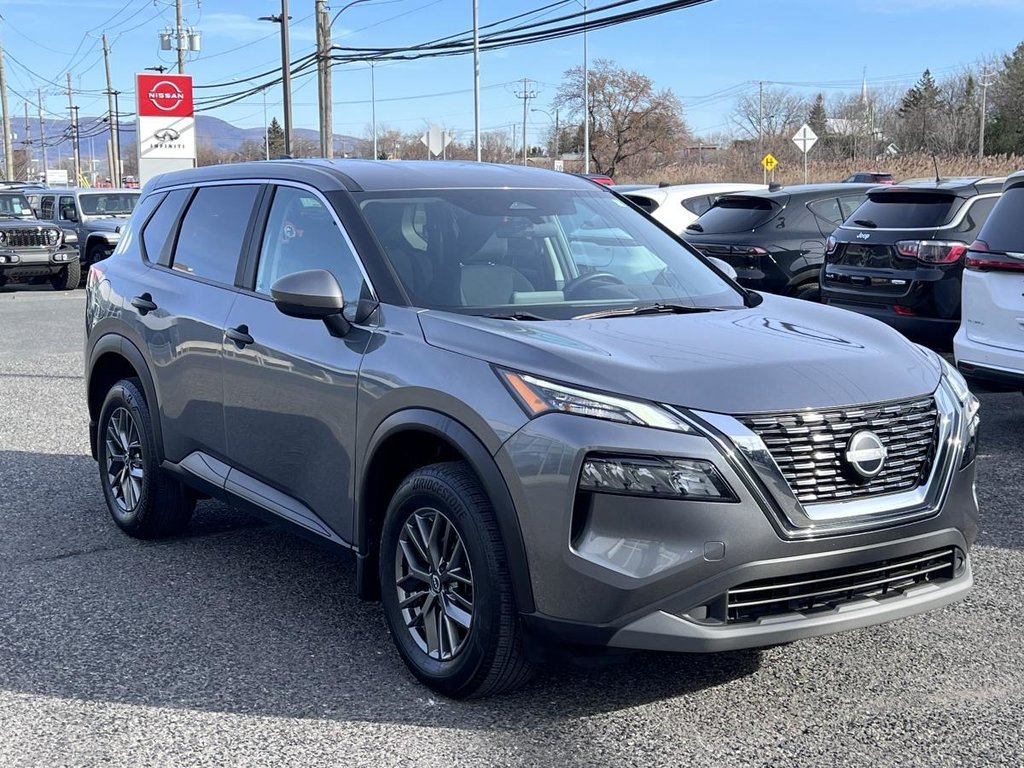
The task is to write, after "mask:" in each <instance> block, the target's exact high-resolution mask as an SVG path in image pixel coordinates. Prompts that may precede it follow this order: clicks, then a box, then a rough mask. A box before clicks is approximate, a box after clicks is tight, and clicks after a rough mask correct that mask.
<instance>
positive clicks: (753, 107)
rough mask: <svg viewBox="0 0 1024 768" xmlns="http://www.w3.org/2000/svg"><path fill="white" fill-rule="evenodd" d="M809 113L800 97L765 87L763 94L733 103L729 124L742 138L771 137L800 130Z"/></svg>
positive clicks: (787, 91)
mask: <svg viewBox="0 0 1024 768" xmlns="http://www.w3.org/2000/svg"><path fill="white" fill-rule="evenodd" d="M809 110H810V105H809V104H808V103H807V100H806V99H805V98H804V97H803V96H801V95H800V94H798V93H794V92H793V91H790V90H788V89H786V88H779V87H777V86H771V85H766V86H764V90H763V92H761V91H760V89H759V90H758V91H752V92H750V93H745V94H743V95H742V96H740V97H739V98H738V99H737V100H736V106H735V107H734V108H733V111H732V115H731V121H732V124H733V126H734V127H735V128H736V130H737V131H738V132H739V134H740V136H741V137H742V138H746V139H757V138H760V137H762V136H763V137H765V138H772V137H776V136H781V135H783V134H786V133H789V132H790V131H795V130H796V129H797V128H799V127H800V126H801V125H802V124H803V122H804V119H805V118H806V116H807V114H808V112H809Z"/></svg>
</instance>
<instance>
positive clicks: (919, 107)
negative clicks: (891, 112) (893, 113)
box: [899, 69, 942, 149]
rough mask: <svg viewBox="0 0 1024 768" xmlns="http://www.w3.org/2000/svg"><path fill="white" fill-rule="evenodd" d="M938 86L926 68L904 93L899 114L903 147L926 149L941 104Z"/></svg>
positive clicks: (928, 145) (929, 142)
mask: <svg viewBox="0 0 1024 768" xmlns="http://www.w3.org/2000/svg"><path fill="white" fill-rule="evenodd" d="M941 101H942V100H941V98H940V95H939V87H938V85H936V84H935V78H934V77H932V73H931V70H928V69H926V70H925V71H924V74H922V75H921V79H920V80H918V81H917V83H916V84H915V85H914V86H913V87H911V88H910V89H909V90H908V91H907V92H906V93H905V94H904V95H903V101H902V102H901V103H900V108H899V114H900V117H901V118H902V122H903V126H902V127H903V130H902V132H901V133H902V135H903V144H904V147H905V148H911V149H928V148H929V147H930V146H931V143H932V142H931V140H932V134H933V133H934V131H935V123H936V113H937V112H938V110H939V108H940V106H941Z"/></svg>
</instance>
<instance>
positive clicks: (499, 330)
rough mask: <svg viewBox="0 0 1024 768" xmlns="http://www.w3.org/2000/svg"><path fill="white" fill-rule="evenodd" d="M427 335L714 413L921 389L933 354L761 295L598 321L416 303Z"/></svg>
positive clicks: (842, 315)
mask: <svg viewBox="0 0 1024 768" xmlns="http://www.w3.org/2000/svg"><path fill="white" fill-rule="evenodd" d="M419 317H420V323H421V326H422V328H423V334H424V337H425V339H426V341H427V343H428V344H431V345H433V346H436V347H440V348H443V349H447V350H450V351H452V352H457V353H461V354H465V355H469V356H471V357H475V358H478V359H481V360H487V361H489V362H491V363H494V364H495V365H499V366H503V367H507V368H511V369H514V370H517V371H523V372H526V373H533V374H536V375H538V376H542V377H545V378H549V379H555V380H557V381H561V382H565V383H570V384H577V385H580V386H582V387H586V388H590V389H596V390H603V391H606V392H612V393H616V394H622V395H628V396H631V397H635V398H641V399H644V400H652V401H655V402H661V403H668V404H672V405H678V406H683V407H687V408H695V409H699V410H704V411H713V412H718V413H754V412H759V411H791V410H800V409H803V408H829V407H835V406H844V405H856V404H862V403H870V402H881V401H886V400H896V399H901V398H909V397H915V396H918V395H923V394H929V393H931V392H933V391H934V390H935V388H936V387H937V386H938V383H939V378H940V376H941V369H940V366H939V363H938V361H937V360H935V359H934V358H931V357H929V356H928V355H927V353H925V352H923V351H922V350H921V349H919V348H918V347H916V346H915V345H913V344H911V343H910V342H909V341H907V340H906V339H904V338H903V337H902V336H901V335H899V334H898V333H896V331H894V330H892V329H891V328H889V327H888V326H886V325H884V324H882V323H880V322H878V321H876V320H872V319H870V318H867V317H863V316H861V315H858V314H855V313H852V312H846V311H844V310H840V309H833V308H831V307H826V306H822V305H820V304H813V303H810V302H805V301H799V300H796V299H787V298H782V297H778V296H766V297H765V300H764V302H763V303H762V304H761V305H760V306H758V307H755V308H751V309H736V310H726V311H721V312H707V313H701V314H692V315H653V316H650V315H648V316H637V317H617V318H606V319H598V320H566V321H558V320H552V321H543V322H540V321H537V322H533V321H514V320H495V319H491V318H484V317H474V316H470V315H461V314H455V313H448V312H437V311H425V312H421V313H420V315H419Z"/></svg>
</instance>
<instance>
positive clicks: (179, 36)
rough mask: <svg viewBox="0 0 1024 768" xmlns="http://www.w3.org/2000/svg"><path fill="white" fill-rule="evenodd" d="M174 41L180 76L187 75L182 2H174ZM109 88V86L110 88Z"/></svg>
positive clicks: (178, 0)
mask: <svg viewBox="0 0 1024 768" xmlns="http://www.w3.org/2000/svg"><path fill="white" fill-rule="evenodd" d="M174 26H175V30H174V41H175V46H174V47H175V48H177V50H178V74H179V75H184V74H185V46H184V44H183V42H184V40H183V38H184V35H185V30H184V29H182V13H181V0H174ZM108 87H109V86H108Z"/></svg>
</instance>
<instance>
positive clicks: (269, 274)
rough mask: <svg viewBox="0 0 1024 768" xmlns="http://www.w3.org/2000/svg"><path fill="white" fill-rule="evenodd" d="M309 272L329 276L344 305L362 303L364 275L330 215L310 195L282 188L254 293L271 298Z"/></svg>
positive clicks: (270, 218) (273, 206)
mask: <svg viewBox="0 0 1024 768" xmlns="http://www.w3.org/2000/svg"><path fill="white" fill-rule="evenodd" d="M309 269H326V270H327V271H328V272H331V273H332V274H333V275H334V276H335V277H336V278H337V279H338V283H339V284H340V285H341V290H342V293H343V294H344V296H345V303H346V304H354V303H355V302H357V301H358V300H359V296H360V294H361V293H362V290H363V273H362V272H361V271H360V269H359V263H358V262H357V260H356V255H355V254H354V253H353V252H352V249H351V248H350V247H349V244H348V241H347V240H346V239H345V236H344V235H343V234H342V232H341V230H340V229H339V228H338V225H337V223H336V222H335V220H334V216H333V215H332V214H331V211H330V210H329V209H328V208H327V206H326V205H325V204H324V202H323V200H321V199H320V198H319V197H317V196H316V195H315V194H313V193H312V192H309V191H307V190H304V189H297V188H295V187H278V188H277V189H276V191H275V192H274V202H273V203H272V204H271V206H270V215H269V216H268V217H267V226H266V228H265V229H264V232H263V244H262V246H261V248H260V261H259V265H258V266H257V269H256V290H257V291H258V292H259V293H263V294H269V293H270V288H271V286H272V285H273V284H274V283H275V282H276V281H277V280H279V279H281V278H282V277H284V276H286V275H290V274H293V273H295V272H304V271H306V270H309Z"/></svg>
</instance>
